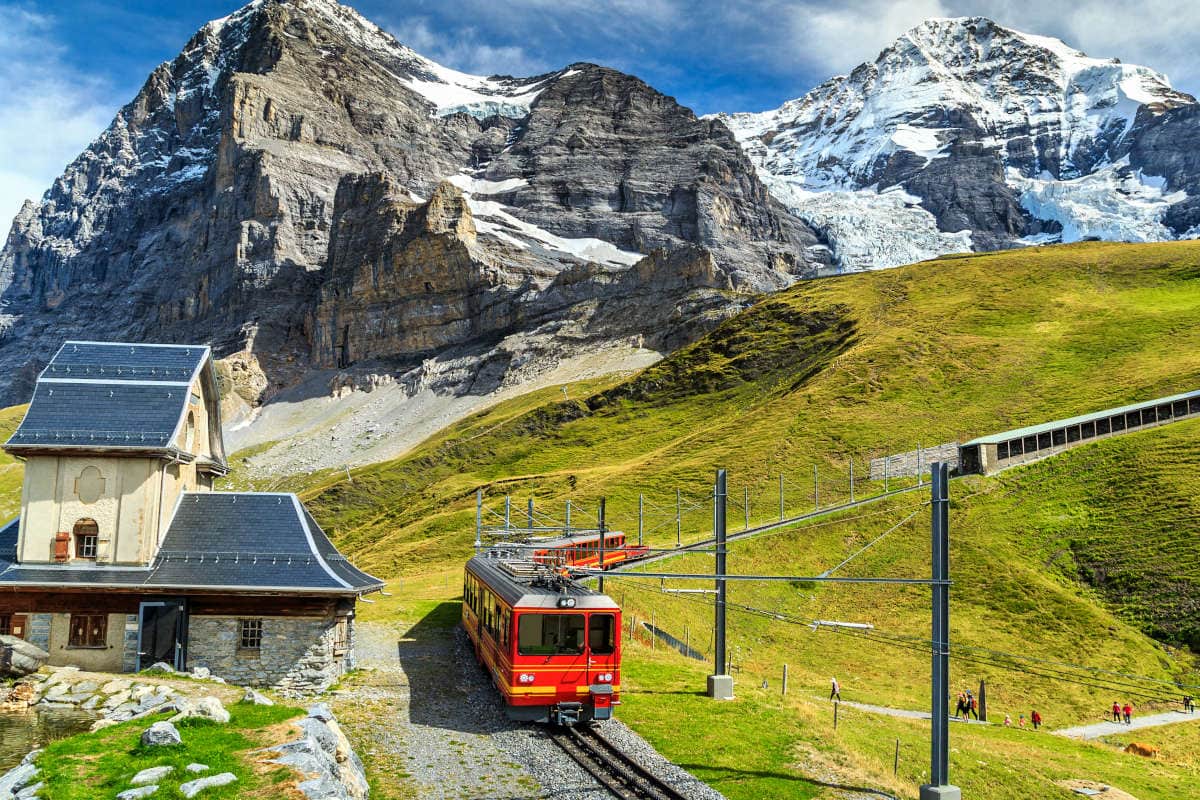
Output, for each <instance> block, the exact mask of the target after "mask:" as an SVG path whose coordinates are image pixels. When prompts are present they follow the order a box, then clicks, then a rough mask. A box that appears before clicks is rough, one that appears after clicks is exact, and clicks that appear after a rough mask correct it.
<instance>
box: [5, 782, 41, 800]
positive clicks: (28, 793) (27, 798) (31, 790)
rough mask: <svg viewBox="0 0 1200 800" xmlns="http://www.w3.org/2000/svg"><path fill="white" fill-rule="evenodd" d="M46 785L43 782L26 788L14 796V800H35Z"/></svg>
mask: <svg viewBox="0 0 1200 800" xmlns="http://www.w3.org/2000/svg"><path fill="white" fill-rule="evenodd" d="M45 785H46V784H45V783H43V782H42V781H38V782H37V783H34V784H31V785H30V786H26V787H25V788H24V789H21V790H19V791H18V792H17V793H16V794H15V795H13V797H14V800H33V798H35V797H37V795H38V792H40V791H41V790H42V788H43V787H44V786H45Z"/></svg>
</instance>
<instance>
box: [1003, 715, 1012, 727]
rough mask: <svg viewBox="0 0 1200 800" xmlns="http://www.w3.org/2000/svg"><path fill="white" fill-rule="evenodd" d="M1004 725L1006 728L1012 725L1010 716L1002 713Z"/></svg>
mask: <svg viewBox="0 0 1200 800" xmlns="http://www.w3.org/2000/svg"><path fill="white" fill-rule="evenodd" d="M1004 727H1006V728H1011V727H1012V717H1010V716H1009V715H1008V714H1005V715H1004Z"/></svg>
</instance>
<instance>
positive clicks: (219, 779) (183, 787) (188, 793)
mask: <svg viewBox="0 0 1200 800" xmlns="http://www.w3.org/2000/svg"><path fill="white" fill-rule="evenodd" d="M236 780H237V776H236V775H234V774H233V773H232V772H222V773H220V774H218V775H209V776H208V777H205V778H197V779H196V780H194V781H188V782H187V783H183V784H180V786H179V793H180V794H182V795H183V796H184V797H189V798H190V797H195V796H196V795H198V794H200V792H202V791H204V790H205V789H211V788H212V787H214V786H226V785H228V784H230V783H233V782H234V781H236Z"/></svg>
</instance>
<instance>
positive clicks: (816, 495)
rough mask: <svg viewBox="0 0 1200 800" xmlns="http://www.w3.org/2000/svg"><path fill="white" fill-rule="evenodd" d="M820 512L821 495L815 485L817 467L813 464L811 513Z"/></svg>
mask: <svg viewBox="0 0 1200 800" xmlns="http://www.w3.org/2000/svg"><path fill="white" fill-rule="evenodd" d="M820 510H821V493H820V490H819V488H818V484H817V465H816V464H813V511H820Z"/></svg>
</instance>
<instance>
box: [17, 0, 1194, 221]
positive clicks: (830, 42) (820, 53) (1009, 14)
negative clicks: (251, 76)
mask: <svg viewBox="0 0 1200 800" xmlns="http://www.w3.org/2000/svg"><path fill="white" fill-rule="evenodd" d="M240 5H241V3H240V2H238V0H226V1H222V0H191V2H186V3H169V2H161V0H160V1H159V2H150V0H43V2H37V3H34V2H28V1H26V0H0V228H6V227H7V222H8V220H9V219H11V218H12V215H13V214H15V213H16V211H17V209H18V208H19V207H20V203H21V201H22V200H23V199H24V198H27V197H28V198H36V197H39V196H40V195H41V193H42V192H43V191H44V190H45V189H46V188H47V187H48V186H49V184H50V182H51V181H52V180H53V179H54V177H55V176H57V175H58V174H59V173H60V172H61V171H62V168H63V167H64V166H65V165H66V164H67V163H68V162H69V161H70V160H71V159H72V158H73V157H74V156H75V155H77V154H78V153H79V151H80V150H82V149H83V148H84V147H85V146H86V145H87V144H88V142H89V141H91V139H92V138H94V137H95V135H96V134H98V133H99V132H100V131H101V130H102V129H103V128H104V127H105V126H106V125H107V124H108V122H109V120H110V119H111V118H112V115H113V113H114V112H115V111H116V109H117V108H118V107H120V105H122V104H123V103H124V102H126V101H128V100H129V99H131V98H132V97H133V95H134V93H135V92H136V91H137V89H138V88H139V87H140V86H141V84H142V82H143V80H144V79H145V77H146V75H147V74H148V73H149V72H150V70H151V69H153V68H154V67H155V66H156V65H157V64H159V63H161V62H162V61H165V60H168V59H170V58H172V57H174V56H175V55H176V54H177V53H178V52H179V50H180V49H181V48H182V46H183V44H184V43H185V42H186V41H187V39H188V38H189V37H190V36H191V35H192V33H194V32H195V30H196V29H197V28H199V27H200V26H201V25H202V24H204V22H206V21H207V20H209V19H213V18H216V17H221V16H225V15H226V14H228V13H230V12H231V11H233V10H235V9H236V8H238V7H239V6H240ZM350 5H353V6H354V7H355V8H357V9H358V10H359V11H360V12H362V13H363V14H364V15H365V16H367V17H368V18H370V19H372V20H373V21H375V22H376V23H378V24H379V25H381V26H382V27H384V28H385V29H387V30H389V31H390V32H392V33H393V34H395V35H396V37H397V38H398V39H399V40H400V41H402V42H404V43H405V44H408V45H409V46H410V47H413V48H414V49H416V50H417V51H418V52H421V53H423V54H424V55H426V56H429V57H430V58H433V59H435V60H437V61H440V62H441V63H444V64H446V65H447V66H451V67H455V68H457V69H460V70H464V71H468V72H476V73H483V74H490V73H495V72H500V73H509V74H515V75H522V74H525V75H528V74H534V73H537V72H542V71H546V70H550V69H556V68H558V67H561V66H563V65H565V64H568V63H571V62H573V61H594V62H597V63H601V64H607V65H610V66H613V67H617V68H619V69H622V70H625V71H627V72H632V73H634V74H636V75H638V76H639V77H641V78H643V79H644V80H646V81H647V82H649V83H650V84H651V85H653V86H655V87H656V88H658V89H659V90H661V91H663V92H665V93H667V94H670V95H673V96H674V97H676V98H677V99H678V100H679V101H680V102H682V103H684V104H685V105H688V106H690V107H692V108H694V109H695V110H696V111H697V112H699V113H702V114H703V113H710V112H714V111H760V110H763V109H767V108H773V107H775V106H777V105H779V104H780V103H782V102H783V101H784V100H788V99H791V98H794V97H798V96H800V95H802V94H803V93H804V92H805V91H807V90H808V89H810V88H812V87H813V86H814V85H816V84H817V83H820V82H821V81H823V80H825V79H826V78H828V77H830V76H832V75H835V74H839V73H843V72H846V71H848V70H850V69H852V68H853V67H854V66H855V65H856V64H858V63H860V62H862V61H864V60H868V59H871V58H873V57H874V55H875V54H876V53H877V52H878V51H879V50H880V49H881V48H882V47H884V46H885V45H886V44H887V43H888V42H889V41H891V40H892V39H894V38H895V37H896V36H898V35H900V34H901V33H903V32H904V31H905V30H907V29H908V28H910V27H912V26H913V25H915V24H917V23H919V22H920V21H921V20H923V19H926V18H928V17H931V16H959V15H965V14H980V15H984V16H989V17H991V18H993V19H996V20H997V21H999V22H1001V23H1002V24H1006V25H1009V26H1011V27H1015V28H1018V29H1020V30H1024V31H1027V32H1030V33H1041V34H1047V35H1052V36H1058V37H1060V38H1063V39H1064V40H1066V41H1067V42H1068V43H1069V44H1072V45H1074V46H1076V47H1079V48H1081V49H1083V50H1085V51H1086V52H1088V53H1089V54H1090V55H1094V56H1102V57H1110V56H1116V57H1119V58H1121V59H1122V60H1124V61H1128V62H1133V63H1141V64H1147V65H1148V66H1151V67H1154V68H1155V69H1158V70H1160V71H1162V72H1165V73H1166V74H1167V75H1168V76H1169V77H1170V78H1171V79H1172V82H1173V83H1174V85H1175V86H1177V87H1178V88H1181V89H1184V90H1185V91H1192V92H1195V91H1197V90H1200V61H1198V60H1197V59H1196V58H1195V56H1194V54H1195V52H1197V49H1198V47H1200V14H1197V13H1196V12H1195V11H1194V9H1193V7H1192V4H1191V3H1187V2H1178V0H1143V2H1139V3H1136V4H1133V3H1124V2H1117V1H1115V0H1077V2H1073V3H1057V2H1054V1H1053V0H980V1H979V2H963V1H962V0H799V1H798V2H782V1H781V0H743V2H732V3H731V2H708V0H458V2H449V3H447V2H444V1H439V0H359V2H352V3H350Z"/></svg>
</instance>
